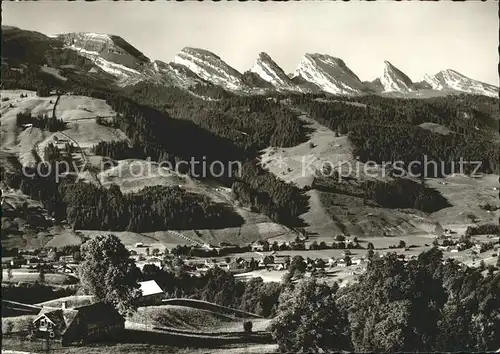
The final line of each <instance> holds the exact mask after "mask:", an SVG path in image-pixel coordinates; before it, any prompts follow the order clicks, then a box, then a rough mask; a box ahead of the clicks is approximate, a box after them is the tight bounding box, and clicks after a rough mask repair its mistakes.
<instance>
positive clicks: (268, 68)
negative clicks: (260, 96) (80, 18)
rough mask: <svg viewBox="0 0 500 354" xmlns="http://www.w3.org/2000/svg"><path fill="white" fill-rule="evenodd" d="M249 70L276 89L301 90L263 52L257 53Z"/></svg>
mask: <svg viewBox="0 0 500 354" xmlns="http://www.w3.org/2000/svg"><path fill="white" fill-rule="evenodd" d="M250 71H251V72H253V73H255V74H257V75H258V76H260V77H261V78H262V79H263V80H265V81H267V82H269V83H270V84H272V85H273V86H274V87H275V88H276V89H278V90H285V91H301V89H300V88H299V87H298V86H296V85H295V84H294V83H293V81H292V80H291V78H289V77H288V76H287V75H286V74H285V72H284V71H283V69H281V68H280V67H279V66H278V64H276V62H275V61H274V60H273V59H272V58H271V57H270V56H269V54H267V53H265V52H261V53H259V56H258V57H257V60H256V62H255V64H254V65H253V66H252V68H251V69H250Z"/></svg>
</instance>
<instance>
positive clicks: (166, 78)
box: [153, 60, 205, 88]
mask: <svg viewBox="0 0 500 354" xmlns="http://www.w3.org/2000/svg"><path fill="white" fill-rule="evenodd" d="M153 72H154V73H155V74H156V75H155V78H156V79H157V81H159V82H160V83H162V84H164V85H167V86H178V87H184V88H188V87H190V86H194V85H196V84H204V83H205V82H204V81H203V80H202V79H200V78H199V77H198V76H196V74H194V73H193V72H192V71H190V70H189V69H188V68H186V67H184V66H182V65H179V64H175V63H164V62H162V61H159V60H155V61H154V62H153Z"/></svg>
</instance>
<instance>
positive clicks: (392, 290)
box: [337, 254, 446, 352]
mask: <svg viewBox="0 0 500 354" xmlns="http://www.w3.org/2000/svg"><path fill="white" fill-rule="evenodd" d="M428 256H429V259H428V260H427V262H428V264H427V265H429V264H431V262H433V259H430V256H432V255H428ZM435 256H436V258H437V259H436V260H437V261H439V260H440V259H441V258H440V255H435ZM423 262H424V259H422V260H421V262H419V261H412V262H409V263H408V264H406V265H405V264H404V263H403V262H401V261H400V260H398V258H397V255H396V254H390V255H387V256H386V257H384V258H382V259H380V260H372V262H371V263H370V266H369V268H368V270H367V272H366V273H365V274H364V275H362V276H361V277H360V280H359V282H358V283H355V284H352V285H350V286H348V287H346V289H343V290H342V292H341V294H339V297H338V302H337V304H338V305H339V307H340V308H341V309H342V310H343V312H344V313H347V314H348V318H349V324H350V330H351V338H352V342H353V345H354V349H355V350H356V351H360V352H364V351H387V352H396V351H415V350H418V351H422V350H423V351H432V350H433V349H434V348H435V345H436V336H437V333H438V328H437V323H438V320H439V318H440V309H441V308H442V307H443V305H444V303H445V301H446V295H445V291H444V289H443V286H442V282H441V281H439V280H438V279H435V278H433V277H432V274H430V272H429V268H428V267H426V266H424V265H423Z"/></svg>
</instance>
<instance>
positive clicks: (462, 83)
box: [424, 69, 498, 97]
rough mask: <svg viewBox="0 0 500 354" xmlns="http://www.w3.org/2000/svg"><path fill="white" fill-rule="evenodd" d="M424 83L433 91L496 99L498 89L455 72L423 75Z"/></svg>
mask: <svg viewBox="0 0 500 354" xmlns="http://www.w3.org/2000/svg"><path fill="white" fill-rule="evenodd" d="M424 81H425V82H427V83H428V84H429V85H430V86H431V87H432V89H433V90H455V91H460V92H465V93H470V94H475V95H485V96H490V97H498V87H496V86H493V85H490V84H487V83H484V82H481V81H477V80H474V79H471V78H469V77H467V76H465V75H463V74H461V73H459V72H457V71H455V70H452V69H447V70H442V71H440V72H439V73H437V74H436V75H432V76H431V75H425V76H424Z"/></svg>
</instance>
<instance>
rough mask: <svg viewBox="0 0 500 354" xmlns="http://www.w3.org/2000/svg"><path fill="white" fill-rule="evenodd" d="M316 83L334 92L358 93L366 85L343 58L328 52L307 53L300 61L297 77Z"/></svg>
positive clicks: (327, 90)
mask: <svg viewBox="0 0 500 354" xmlns="http://www.w3.org/2000/svg"><path fill="white" fill-rule="evenodd" d="M299 76H300V77H301V78H302V79H304V80H305V81H308V82H310V83H313V84H315V85H316V86H318V87H319V88H320V89H321V90H323V91H325V92H329V93H333V94H357V93H360V92H361V91H362V90H363V89H364V87H363V83H362V82H361V81H360V80H359V78H358V76H357V75H356V74H355V73H353V72H352V71H351V69H349V68H348V67H347V65H346V64H345V63H344V61H343V60H342V59H339V58H335V57H332V56H330V55H326V54H306V55H304V59H302V61H301V62H300V64H299V66H298V68H297V70H295V77H299Z"/></svg>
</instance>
